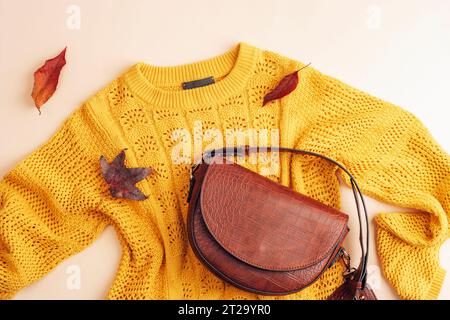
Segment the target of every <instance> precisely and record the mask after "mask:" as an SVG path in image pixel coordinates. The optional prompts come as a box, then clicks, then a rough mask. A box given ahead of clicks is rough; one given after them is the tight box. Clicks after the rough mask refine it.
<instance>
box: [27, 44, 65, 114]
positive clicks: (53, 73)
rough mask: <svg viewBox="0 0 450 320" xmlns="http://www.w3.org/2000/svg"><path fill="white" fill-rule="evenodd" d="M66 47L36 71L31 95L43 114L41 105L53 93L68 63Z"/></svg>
mask: <svg viewBox="0 0 450 320" xmlns="http://www.w3.org/2000/svg"><path fill="white" fill-rule="evenodd" d="M66 49H67V47H66V48H64V50H63V51H61V52H60V53H59V54H58V55H57V56H56V57H54V58H52V59H49V60H47V61H45V63H44V65H43V66H42V67H40V68H39V69H37V70H36V71H35V72H34V86H33V92H32V93H31V96H32V97H33V100H34V104H35V106H36V108H37V109H38V111H39V114H41V106H42V105H43V104H44V103H46V102H47V100H48V99H50V97H51V96H52V95H53V93H54V92H55V90H56V87H57V85H58V80H59V74H60V72H61V69H62V67H64V65H65V64H66Z"/></svg>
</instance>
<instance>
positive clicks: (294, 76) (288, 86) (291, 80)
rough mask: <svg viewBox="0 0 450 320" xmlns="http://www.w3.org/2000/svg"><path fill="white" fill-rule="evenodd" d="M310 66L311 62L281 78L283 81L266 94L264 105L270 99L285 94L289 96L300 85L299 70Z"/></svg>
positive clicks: (275, 98) (278, 97)
mask: <svg viewBox="0 0 450 320" xmlns="http://www.w3.org/2000/svg"><path fill="white" fill-rule="evenodd" d="M308 66H309V64H308V65H306V66H304V67H303V68H301V69H299V70H296V71H294V72H292V73H290V74H288V75H287V76H285V77H284V78H283V79H281V81H280V82H279V83H278V85H277V86H276V87H275V88H274V89H273V90H272V91H270V92H269V93H268V94H266V95H265V96H264V100H263V106H265V105H266V104H267V103H269V102H270V101H273V100H277V99H281V98H283V97H284V96H287V95H288V94H289V93H291V92H292V91H294V90H295V88H297V85H298V73H299V71H300V70H302V69H304V68H306V67H308Z"/></svg>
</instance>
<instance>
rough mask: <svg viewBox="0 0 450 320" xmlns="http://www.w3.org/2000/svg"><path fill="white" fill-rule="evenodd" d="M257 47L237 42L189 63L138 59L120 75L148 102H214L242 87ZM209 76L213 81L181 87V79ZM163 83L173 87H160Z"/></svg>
mask: <svg viewBox="0 0 450 320" xmlns="http://www.w3.org/2000/svg"><path fill="white" fill-rule="evenodd" d="M258 51H259V50H258V49H257V48H256V47H254V46H251V45H249V44H247V43H244V42H240V43H238V44H237V45H236V46H234V47H233V48H232V49H230V50H228V51H227V52H225V53H224V54H222V55H219V56H216V57H213V58H210V59H207V60H202V61H198V62H193V63H189V64H183V65H178V66H155V65H150V64H146V63H144V62H139V63H137V64H135V65H134V66H133V67H131V69H130V70H129V71H128V72H127V73H125V75H124V78H125V81H126V83H127V85H128V87H129V89H130V90H131V91H133V92H135V93H136V94H137V95H139V96H140V97H141V99H143V100H144V101H146V102H148V103H149V104H151V105H155V106H165V107H177V108H190V107H193V106H199V105H205V104H210V103H215V102H218V101H221V100H223V99H225V98H226V97H229V96H232V95H234V94H238V93H239V92H241V91H242V89H243V88H244V87H245V85H246V84H247V81H248V79H249V77H250V75H251V74H252V72H253V70H254V69H255V65H256V61H257V55H258ZM210 76H214V78H216V82H215V83H214V84H211V85H207V86H204V87H200V88H194V89H187V90H183V89H182V83H183V82H186V81H192V80H198V79H202V78H206V77H210ZM217 78H218V80H217ZM167 86H170V87H175V88H177V89H175V90H173V89H166V88H164V87H167Z"/></svg>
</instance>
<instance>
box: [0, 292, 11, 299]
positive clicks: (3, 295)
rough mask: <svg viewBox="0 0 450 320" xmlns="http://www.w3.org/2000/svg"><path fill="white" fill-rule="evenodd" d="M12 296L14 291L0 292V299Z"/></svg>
mask: <svg viewBox="0 0 450 320" xmlns="http://www.w3.org/2000/svg"><path fill="white" fill-rule="evenodd" d="M13 297H14V292H0V300H11V299H12V298H13Z"/></svg>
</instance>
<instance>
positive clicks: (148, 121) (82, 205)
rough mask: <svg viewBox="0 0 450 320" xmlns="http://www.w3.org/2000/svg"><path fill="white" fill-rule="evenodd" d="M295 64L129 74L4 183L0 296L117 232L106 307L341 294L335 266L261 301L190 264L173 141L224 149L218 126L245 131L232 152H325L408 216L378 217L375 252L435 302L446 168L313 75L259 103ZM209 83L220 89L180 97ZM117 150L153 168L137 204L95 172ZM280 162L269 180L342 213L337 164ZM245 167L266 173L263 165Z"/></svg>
mask: <svg viewBox="0 0 450 320" xmlns="http://www.w3.org/2000/svg"><path fill="white" fill-rule="evenodd" d="M302 66H303V63H300V62H297V61H295V60H292V59H289V58H287V57H284V56H281V55H279V54H276V53H273V52H270V51H264V50H260V49H257V48H255V47H253V46H251V45H249V44H245V43H240V44H239V45H237V46H236V47H235V48H233V49H231V50H230V51H228V52H226V53H225V54H223V55H221V56H218V57H215V58H211V59H209V60H205V61H201V62H196V63H192V64H188V65H183V66H176V67H157V66H151V65H148V64H143V63H138V64H136V65H135V66H133V67H132V68H130V69H129V70H128V71H127V72H125V73H124V74H123V75H122V76H120V77H118V78H117V79H116V80H114V81H113V82H112V83H111V84H109V85H108V86H106V87H105V88H104V89H103V90H101V91H100V92H98V93H97V94H96V95H95V96H93V97H92V98H90V99H89V100H88V101H87V102H86V103H84V104H83V105H82V106H81V107H80V108H78V109H77V110H76V111H75V112H74V113H73V114H72V115H71V116H70V117H69V118H68V119H67V120H66V121H65V122H64V124H63V126H62V127H61V129H60V130H59V131H58V132H57V133H56V134H55V135H54V136H53V137H52V138H51V139H50V141H48V142H47V143H45V144H44V145H42V146H41V147H39V148H38V149H37V150H36V151H34V152H33V153H32V154H30V155H29V156H28V157H27V158H25V159H24V160H22V161H21V162H20V163H19V164H18V165H17V166H16V167H15V168H14V169H13V170H11V171H10V172H8V173H7V174H6V175H5V177H4V178H3V179H2V180H1V182H0V298H11V297H13V295H14V294H15V293H16V292H17V291H18V290H20V289H21V288H23V287H25V286H27V285H29V284H31V283H32V282H34V281H36V280H38V279H40V278H41V277H42V276H43V275H45V274H46V273H48V272H49V271H51V270H52V269H53V268H54V267H55V266H56V265H57V264H58V263H59V262H61V261H62V260H64V259H66V258H67V257H69V256H71V255H73V254H75V253H77V252H79V251H81V250H83V249H84V248H86V247H87V246H88V245H89V244H91V243H92V242H93V241H94V240H95V239H96V237H97V236H98V235H99V234H100V233H101V232H102V230H103V229H104V228H105V226H107V225H112V226H114V228H115V231H116V232H117V235H118V238H119V240H120V243H121V246H122V258H121V262H120V266H119V268H118V271H117V275H116V277H115V280H114V282H113V284H112V286H111V288H110V290H109V292H108V294H107V298H109V299H255V298H258V299H273V298H276V299H325V298H326V297H327V296H329V295H330V294H331V293H332V292H333V291H334V290H335V289H336V288H337V287H338V286H339V285H340V284H341V283H342V276H341V274H342V272H343V265H342V263H341V262H338V263H336V264H335V265H334V266H332V267H331V268H330V269H328V270H327V271H326V272H325V273H324V274H323V275H322V276H321V277H320V279H319V280H318V281H316V282H315V283H313V284H312V285H311V286H309V287H308V288H306V289H304V290H302V291H300V292H298V293H295V294H291V295H288V296H282V297H268V296H258V295H254V294H250V293H247V292H244V291H242V290H239V289H237V288H235V287H233V286H231V285H228V284H226V283H224V282H222V281H221V280H219V279H218V278H217V277H215V276H214V275H213V274H212V273H210V272H209V271H208V270H207V269H205V267H204V266H203V265H202V264H200V263H199V261H198V260H197V259H196V257H195V256H194V254H193V252H192V250H191V249H190V247H189V245H188V241H187V237H186V218H187V203H186V198H187V193H188V180H189V173H190V163H181V164H178V163H174V161H173V154H172V152H173V150H174V148H176V145H177V143H178V142H179V140H180V135H178V136H177V135H176V134H175V135H174V132H188V133H189V134H190V135H191V136H194V134H203V137H204V140H203V141H202V142H201V143H200V146H197V147H198V150H202V149H203V150H204V149H208V147H211V139H213V138H216V141H223V142H224V141H225V140H226V138H227V137H228V135H230V132H228V131H227V130H226V129H241V130H243V131H244V130H247V131H248V129H251V130H252V131H250V132H252V133H250V134H248V135H247V136H246V138H245V141H241V142H243V143H250V144H254V142H255V140H254V139H255V137H256V136H258V134H259V133H260V132H263V130H264V129H268V130H270V129H277V130H279V141H270V140H271V139H272V138H269V140H268V141H262V140H259V141H258V142H257V144H259V145H266V144H268V143H272V142H277V143H279V144H280V145H282V146H286V147H296V148H302V149H308V150H311V151H314V152H319V153H322V154H325V155H327V156H329V157H332V158H334V159H336V160H338V161H340V162H341V163H343V164H344V165H345V166H347V167H348V169H349V170H350V171H351V172H352V173H353V175H354V176H355V178H356V179H357V180H358V182H359V184H360V186H361V188H362V190H363V192H364V193H366V194H367V195H369V196H372V197H374V198H376V199H379V200H381V201H385V202H388V203H391V204H394V205H397V206H401V207H406V208H414V209H416V210H415V211H414V212H410V213H392V212H390V213H380V214H379V215H378V216H377V217H376V219H375V223H376V225H377V234H376V242H377V250H378V255H379V258H380V262H381V267H382V270H383V272H384V275H385V277H386V278H387V279H388V280H389V281H390V283H391V284H392V285H393V286H394V288H395V289H396V290H397V292H398V293H399V295H400V297H401V298H405V299H433V298H436V297H437V296H438V293H439V290H440V287H441V285H442V282H443V278H444V271H443V269H442V268H441V267H440V266H439V258H438V255H439V248H440V246H441V244H442V243H443V242H444V241H445V240H446V239H447V237H448V232H449V228H448V226H449V225H448V213H449V212H450V157H449V156H448V155H447V154H446V153H445V152H444V151H443V150H442V149H441V148H440V147H439V146H438V145H437V144H436V142H435V141H434V140H433V139H432V137H431V136H430V134H429V133H428V131H427V130H426V129H425V128H424V126H423V125H422V124H421V122H420V121H419V120H417V119H416V118H415V117H414V116H413V115H411V114H410V113H408V112H406V111H404V110H402V109H400V108H399V107H396V106H394V105H391V104H389V103H387V102H384V101H381V100H379V99H377V98H374V97H372V96H370V95H368V94H365V93H363V92H361V91H358V90H356V89H354V88H352V87H350V86H348V85H346V84H344V83H341V82H340V81H338V80H336V79H333V78H331V77H329V76H326V75H323V74H321V73H320V72H318V71H317V70H315V69H314V68H311V67H310V68H306V69H304V70H302V72H301V74H300V83H299V85H298V87H297V88H296V90H295V91H294V92H292V93H291V94H290V95H288V96H286V97H285V98H283V99H281V100H277V101H274V102H271V103H269V104H268V105H266V106H265V107H262V99H263V97H264V95H265V94H266V93H267V92H269V91H270V90H271V89H272V88H274V87H275V86H276V84H277V83H278V82H279V81H280V79H281V78H282V77H283V76H285V75H286V74H288V73H290V72H292V71H294V70H296V69H298V68H300V67H302ZM208 76H214V78H215V80H216V82H215V83H214V84H212V85H208V86H205V87H201V88H196V89H191V90H182V88H181V83H182V82H183V81H190V80H195V79H201V78H205V77H208ZM209 129H218V130H215V131H214V130H209ZM180 130H181V131H180ZM183 130H184V131H183ZM208 134H209V137H208ZM217 135H219V137H217ZM181 136H182V137H185V136H183V135H181ZM177 137H178V138H177ZM174 138H175V139H174ZM177 139H178V140H177ZM183 139H184V138H183ZM224 143H225V142H224ZM235 144H239V142H238V141H235ZM125 148H127V151H126V156H127V158H126V165H127V166H129V167H143V166H150V167H152V168H154V169H155V173H154V174H152V175H151V176H149V177H148V178H147V179H145V180H143V181H141V182H139V183H138V184H137V186H138V187H139V188H140V189H141V190H142V191H143V192H144V193H145V194H147V195H148V196H149V198H148V199H147V200H145V201H133V200H126V199H115V198H112V197H111V196H110V194H109V190H108V185H107V184H106V183H105V181H104V179H103V177H102V175H101V172H100V167H99V157H100V155H105V156H106V157H107V158H108V159H109V160H112V159H113V158H114V157H115V155H117V154H118V153H119V152H120V151H121V150H122V149H125ZM194 149H195V147H194V148H192V150H190V151H191V154H190V156H189V158H190V160H193V159H192V157H193V155H194V153H195V152H197V151H198V150H194ZM279 164H280V165H279V166H278V169H277V170H276V172H272V173H270V174H269V175H268V177H269V178H271V179H272V180H274V181H277V182H280V183H283V184H284V185H288V186H290V187H291V188H293V189H294V190H296V191H299V192H302V193H304V194H307V195H309V196H311V197H313V198H315V199H318V200H320V201H322V202H323V203H326V204H328V205H331V206H333V207H335V208H338V209H339V207H340V192H339V183H338V179H337V177H336V171H337V168H336V167H335V166H333V165H330V164H328V163H325V162H324V161H321V160H320V159H319V160H318V159H315V158H314V159H313V158H311V157H305V156H292V155H283V156H281V157H280V160H279ZM243 165H244V166H246V167H248V168H250V169H251V170H254V171H257V172H260V173H263V172H262V169H263V167H264V165H262V164H261V163H260V162H258V163H257V164H252V163H248V162H245V163H244V164H243ZM342 177H343V179H344V181H345V182H346V183H347V184H348V183H349V181H348V180H346V179H345V177H344V175H342ZM105 263H107V262H106V261H105Z"/></svg>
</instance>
